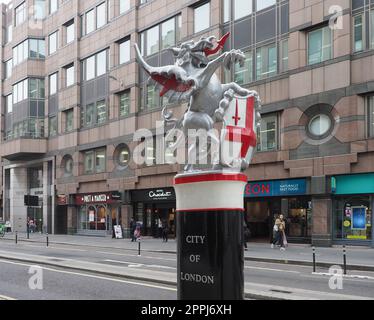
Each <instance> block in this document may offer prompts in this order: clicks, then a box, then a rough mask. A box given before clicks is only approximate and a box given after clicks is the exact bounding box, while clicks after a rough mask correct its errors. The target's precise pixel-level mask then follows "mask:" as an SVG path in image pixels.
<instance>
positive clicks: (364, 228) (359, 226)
mask: <svg viewBox="0 0 374 320" xmlns="http://www.w3.org/2000/svg"><path fill="white" fill-rule="evenodd" d="M372 200H373V199H372V198H371V197H365V196H361V197H359V196H357V197H349V198H348V197H347V198H337V199H335V201H334V224H335V226H334V231H335V232H334V233H335V235H334V236H335V239H340V240H351V241H367V240H372V205H371V204H372Z"/></svg>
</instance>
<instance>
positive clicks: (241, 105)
mask: <svg viewBox="0 0 374 320" xmlns="http://www.w3.org/2000/svg"><path fill="white" fill-rule="evenodd" d="M255 104H256V98H255V97H254V96H248V97H239V96H235V97H234V99H233V101H232V102H231V104H230V106H229V108H228V110H227V111H226V114H225V117H224V126H223V129H222V145H221V161H222V163H223V164H225V165H228V166H233V165H235V164H236V163H240V162H241V161H242V160H246V162H247V163H248V164H249V163H251V161H252V157H253V153H254V151H255V148H256V146H257V132H256V131H257V129H256V128H257V126H256V108H255Z"/></svg>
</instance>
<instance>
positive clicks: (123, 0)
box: [119, 0, 130, 14]
mask: <svg viewBox="0 0 374 320" xmlns="http://www.w3.org/2000/svg"><path fill="white" fill-rule="evenodd" d="M129 10H130V0H120V1H119V14H122V13H125V12H126V11H129Z"/></svg>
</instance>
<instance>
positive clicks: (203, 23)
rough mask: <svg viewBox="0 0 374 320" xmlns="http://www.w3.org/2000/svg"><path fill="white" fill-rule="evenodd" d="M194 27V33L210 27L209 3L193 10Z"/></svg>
mask: <svg viewBox="0 0 374 320" xmlns="http://www.w3.org/2000/svg"><path fill="white" fill-rule="evenodd" d="M194 13H195V17H194V26H195V29H194V30H195V33H196V32H200V31H203V30H205V29H208V28H209V27H210V3H209V2H208V3H206V4H204V5H202V6H200V7H197V8H195V12H194Z"/></svg>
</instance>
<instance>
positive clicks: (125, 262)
mask: <svg viewBox="0 0 374 320" xmlns="http://www.w3.org/2000/svg"><path fill="white" fill-rule="evenodd" d="M104 261H106V262H113V263H120V264H127V265H128V267H129V268H141V267H148V268H157V269H168V270H177V268H174V267H169V266H160V265H155V264H144V263H139V264H137V263H135V262H128V261H118V260H110V259H106V260H104Z"/></svg>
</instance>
